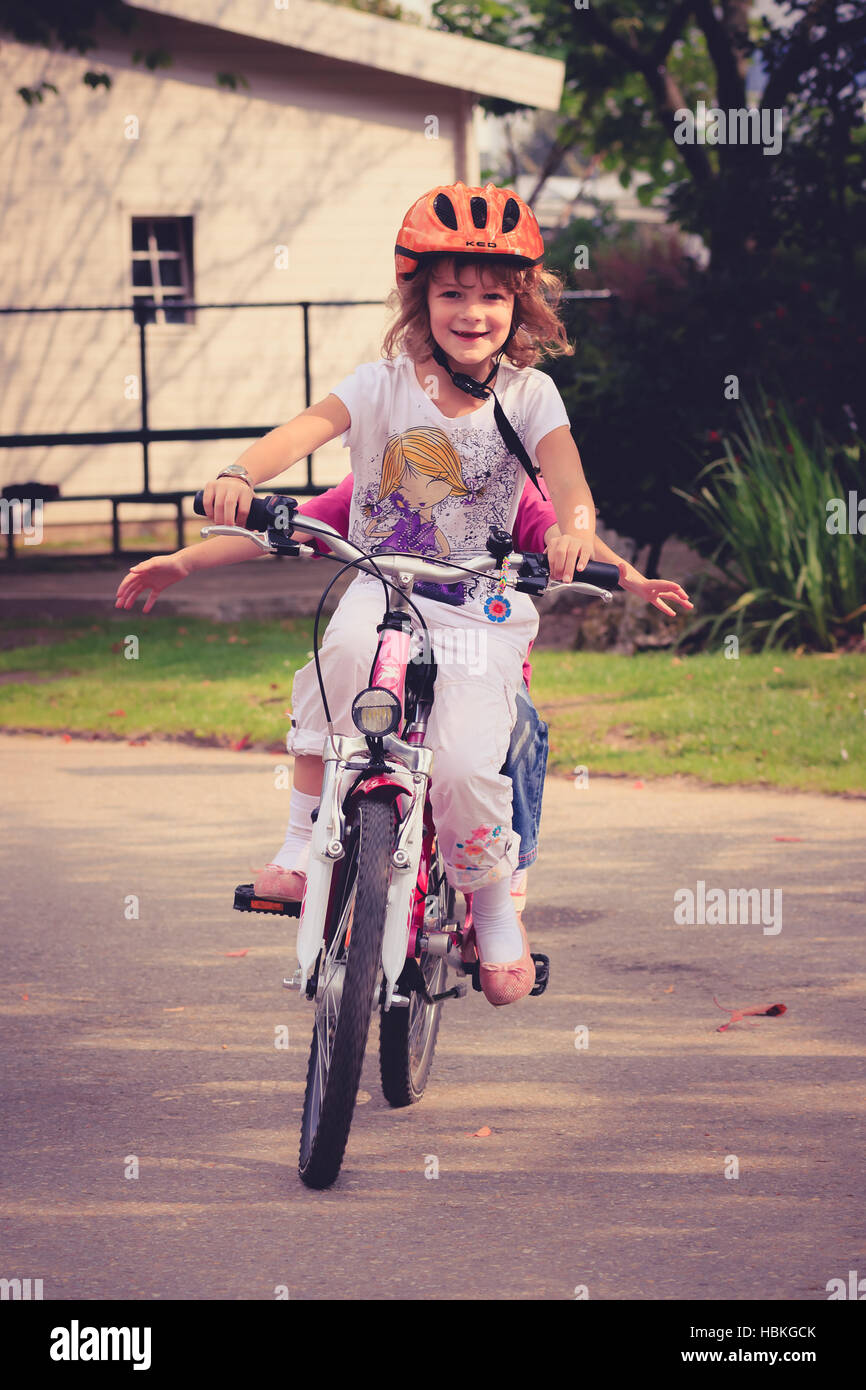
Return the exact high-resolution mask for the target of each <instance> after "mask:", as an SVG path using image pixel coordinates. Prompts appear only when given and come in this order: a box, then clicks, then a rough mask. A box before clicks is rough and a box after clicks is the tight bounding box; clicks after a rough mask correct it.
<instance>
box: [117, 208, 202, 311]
mask: <svg viewBox="0 0 866 1390" xmlns="http://www.w3.org/2000/svg"><path fill="white" fill-rule="evenodd" d="M132 295H133V299H134V300H135V302H136V303H143V304H147V305H148V306H150V307H149V308H148V310H147V312H146V314H145V322H146V323H194V322H195V312H194V310H192V309H172V308H170V307H169V306H170V305H172V304H178V303H180V302H181V301H182V300H184V299H193V298H194V297H195V296H194V293H193V266H192V218H191V217H133V219H132Z"/></svg>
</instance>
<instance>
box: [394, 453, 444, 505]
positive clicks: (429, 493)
mask: <svg viewBox="0 0 866 1390" xmlns="http://www.w3.org/2000/svg"><path fill="white" fill-rule="evenodd" d="M400 493H401V496H402V497H403V498H404V500H405V502H406V505H407V506H408V507H409V510H410V511H413V512H418V511H421V510H422V509H423V508H424V507H435V505H436V503H437V502H441V501H442V500H443V499H444V498H446V497H448V496H449V495H450V493H451V484H450V483H449V482H448V480H447V479H446V478H428V477H427V476H426V475H425V474H424V473H416V472H415V470H414V469H413V468H412V467H411V465H408V464H407V466H406V471H405V473H404V474H403V477H402V478H401V480H400Z"/></svg>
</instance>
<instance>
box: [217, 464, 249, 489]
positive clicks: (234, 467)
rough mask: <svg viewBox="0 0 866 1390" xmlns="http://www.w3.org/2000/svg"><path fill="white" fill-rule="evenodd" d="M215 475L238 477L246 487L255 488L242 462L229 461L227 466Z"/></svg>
mask: <svg viewBox="0 0 866 1390" xmlns="http://www.w3.org/2000/svg"><path fill="white" fill-rule="evenodd" d="M217 477H218V478H240V480H241V482H242V483H246V485H247V487H251V488H253V489H254V490H255V483H254V482H253V480H252V478H251V477H250V475H249V473H248V472H247V470H246V469H245V468H244V466H243V464H242V463H230V464H229V466H228V468H224V469H223V470H222V472H220V473H217Z"/></svg>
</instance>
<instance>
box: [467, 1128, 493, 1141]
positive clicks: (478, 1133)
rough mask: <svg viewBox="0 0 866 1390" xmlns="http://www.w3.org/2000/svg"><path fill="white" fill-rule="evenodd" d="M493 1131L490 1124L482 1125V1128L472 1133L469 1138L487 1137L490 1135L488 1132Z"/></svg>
mask: <svg viewBox="0 0 866 1390" xmlns="http://www.w3.org/2000/svg"><path fill="white" fill-rule="evenodd" d="M492 1133H493V1130H492V1129H491V1128H490V1126H489V1125H482V1126H481V1128H480V1129H476V1131H475V1133H474V1134H470V1136H469V1138H470V1139H486V1138H487V1136H488V1134H492Z"/></svg>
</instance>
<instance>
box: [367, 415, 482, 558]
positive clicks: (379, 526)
mask: <svg viewBox="0 0 866 1390" xmlns="http://www.w3.org/2000/svg"><path fill="white" fill-rule="evenodd" d="M471 491H472V489H470V488H468V487H467V486H466V485H465V483H464V481H463V472H462V466H461V462H460V455H459V454H458V453H457V452H456V450H455V449H454V446H453V445H452V443H451V441H450V439H449V438H448V436H447V434H446V433H445V431H444V430H440V429H437V428H436V427H435V426H433V425H428V426H419V427H417V428H415V429H410V430H404V431H403V433H402V434H395V435H392V436H391V438H390V439H389V440H388V442H387V444H386V445H385V453H384V456H383V459H382V477H381V479H380V482H379V495H378V497H377V499H376V502H375V503H373V504H372V505H370V506H369V507H368V508H365V509H364V510H365V511H366V512H368V513H369V515H370V520H369V521H368V522H367V525H366V526H365V527H364V535H365V536H368V537H371V538H374V539H377V540H379V541H380V542H381V544H380V545H379V546H377V547H376V549H385V548H388V549H392V550H411V551H413V552H414V553H415V554H416V555H437V556H439V557H440V558H445V557H446V556H448V555H450V553H451V547H450V545H449V543H448V540H447V539H446V537H445V536H444V535H443V533H442V531H440V529H439V527H438V526H437V525H436V522H435V521H434V519H433V512H434V509H435V508H436V506H437V505H438V504H439V503H440V502H443V501H444V500H445V499H446V498H448V497H468V496H469V495H470V492H471Z"/></svg>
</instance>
